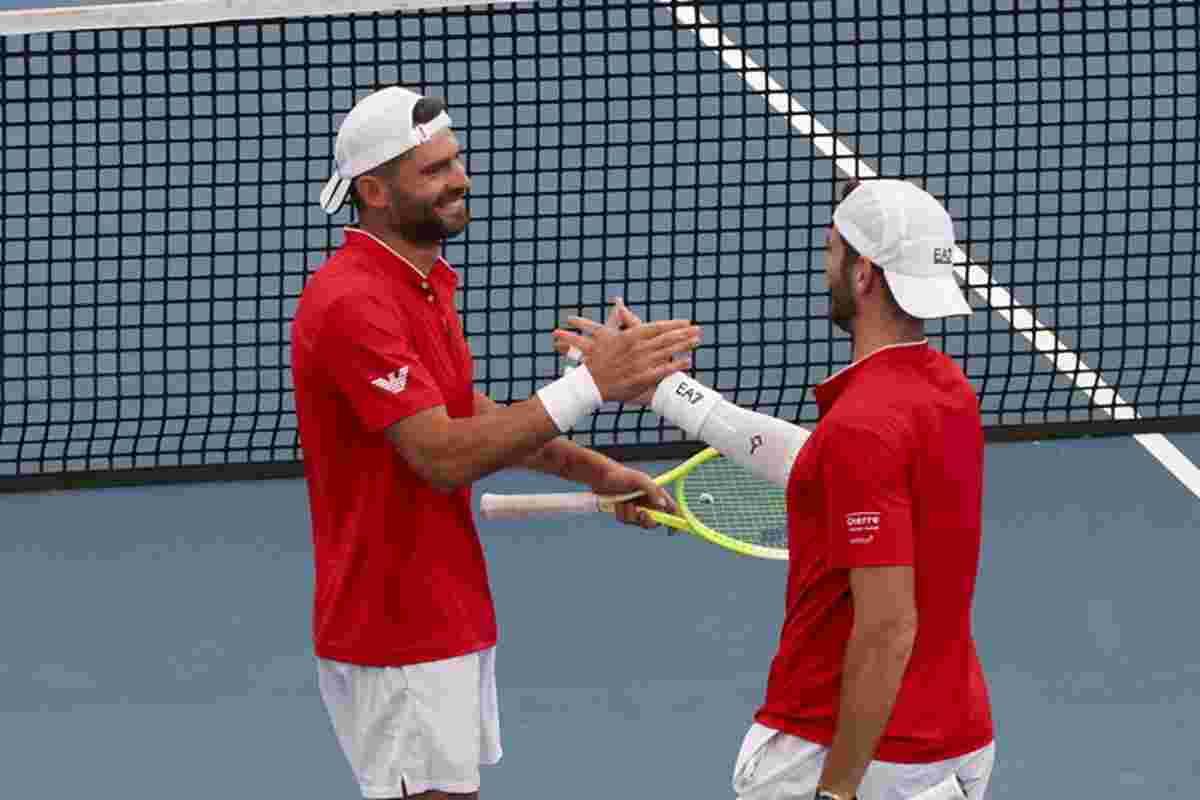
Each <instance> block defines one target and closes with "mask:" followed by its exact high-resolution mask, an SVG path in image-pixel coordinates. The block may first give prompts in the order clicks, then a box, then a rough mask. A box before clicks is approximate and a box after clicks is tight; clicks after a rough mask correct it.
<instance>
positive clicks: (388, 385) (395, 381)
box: [371, 367, 408, 394]
mask: <svg viewBox="0 0 1200 800" xmlns="http://www.w3.org/2000/svg"><path fill="white" fill-rule="evenodd" d="M371 385H372V386H374V387H375V388H377V389H382V390H383V391H385V392H387V393H388V394H400V393H401V392H403V391H404V387H405V386H407V385H408V367H401V368H400V369H398V370H396V371H395V372H390V373H388V374H387V375H385V376H383V377H382V378H375V379H374V380H372V381H371Z"/></svg>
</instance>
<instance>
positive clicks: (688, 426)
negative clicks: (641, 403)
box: [650, 372, 725, 439]
mask: <svg viewBox="0 0 1200 800" xmlns="http://www.w3.org/2000/svg"><path fill="white" fill-rule="evenodd" d="M724 400H725V398H723V397H721V394H720V392H717V391H715V390H713V389H710V388H708V387H707V386H705V385H704V384H702V383H698V382H696V381H694V380H692V379H691V378H689V377H688V376H687V375H684V374H683V373H682V372H675V373H672V374H671V375H668V376H667V377H665V378H663V379H662V381H661V382H660V383H659V384H658V388H657V389H655V390H654V399H653V400H651V401H650V407H651V408H652V409H654V411H655V413H657V414H658V415H659V416H660V417H663V418H664V419H666V420H667V421H668V422H670V423H671V424H672V425H674V426H676V427H678V428H683V430H684V432H685V433H686V434H687V435H688V436H689V437H691V438H692V439H696V438H698V437H699V436H700V428H701V427H703V425H704V420H705V419H707V418H708V415H709V414H711V413H712V410H713V409H714V408H716V407H717V404H718V403H721V402H724Z"/></svg>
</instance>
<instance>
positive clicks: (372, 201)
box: [354, 175, 390, 208]
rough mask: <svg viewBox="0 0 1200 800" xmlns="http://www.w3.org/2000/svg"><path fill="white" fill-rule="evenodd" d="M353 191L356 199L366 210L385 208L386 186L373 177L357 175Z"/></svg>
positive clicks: (386, 200) (386, 199)
mask: <svg viewBox="0 0 1200 800" xmlns="http://www.w3.org/2000/svg"><path fill="white" fill-rule="evenodd" d="M354 191H355V192H357V193H358V199H359V200H360V201H362V204H363V205H364V206H367V207H368V208H383V207H385V206H387V204H388V200H389V199H390V198H389V197H388V191H387V186H386V185H385V184H384V182H383V181H382V180H380V179H379V178H378V177H376V176H375V175H359V176H358V177H357V178H355V179H354Z"/></svg>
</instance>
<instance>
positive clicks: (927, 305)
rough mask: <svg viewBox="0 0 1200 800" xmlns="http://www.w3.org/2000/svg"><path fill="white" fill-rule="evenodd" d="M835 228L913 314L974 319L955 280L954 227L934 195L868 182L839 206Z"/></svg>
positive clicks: (910, 186)
mask: <svg viewBox="0 0 1200 800" xmlns="http://www.w3.org/2000/svg"><path fill="white" fill-rule="evenodd" d="M833 225H834V227H835V228H837V230H838V233H839V234H841V236H842V238H843V239H844V240H845V241H846V242H847V243H848V244H849V245H850V246H851V247H853V248H854V249H855V250H857V251H858V252H859V254H860V255H862V256H865V257H866V258H867V259H869V260H870V261H872V262H874V263H875V264H878V265H879V267H880V268H882V269H883V272H884V275H885V276H886V277H887V282H888V286H889V287H891V290H892V294H893V295H894V296H895V298H896V302H897V303H899V304H900V307H901V308H903V309H904V310H905V311H907V312H908V313H909V314H912V315H913V316H914V317H918V318H920V319H938V318H940V317H951V316H957V315H965V314H970V313H971V306H970V305H968V303H967V301H966V299H965V298H964V297H963V293H962V289H960V288H959V286H958V281H956V280H955V279H954V263H953V262H954V223H953V222H952V221H951V219H950V214H949V212H947V211H946V209H945V208H944V207H943V206H942V204H941V203H939V202H938V201H937V199H936V198H934V196H933V195H931V194H929V192H926V191H925V190H924V189H921V188H920V187H918V186H916V185H914V184H912V183H909V182H908V181H902V180H893V179H883V180H866V181H863V182H862V183H860V184H859V185H858V187H857V188H856V189H855V190H854V191H852V192H850V194H849V195H847V196H846V199H844V200H842V201H841V202H840V203H838V206H837V209H836V210H835V211H834V212H833Z"/></svg>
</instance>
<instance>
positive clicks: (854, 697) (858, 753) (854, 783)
mask: <svg viewBox="0 0 1200 800" xmlns="http://www.w3.org/2000/svg"><path fill="white" fill-rule="evenodd" d="M915 638H916V629H915V626H911V625H906V624H897V625H891V626H888V627H886V628H882V629H879V630H875V631H862V630H859V629H858V628H856V629H855V630H854V631H852V633H851V635H850V641H849V642H848V644H847V645H846V659H845V667H844V668H843V671H842V689H841V692H842V694H841V701H840V704H839V709H838V722H837V731H836V732H835V734H834V737H833V743H832V745H831V746H830V748H829V753H828V755H827V756H826V758H825V764H824V768H823V769H822V772H821V781H820V786H821V788H823V789H828V790H829V791H831V792H833V793H835V794H837V795H838V796H839V797H845V798H850V797H852V796H853V795H854V793H855V792H856V791H857V789H858V785H859V783H860V782H861V781H862V777H863V774H864V773H865V772H866V771H867V766H868V764H870V762H871V759H872V758H874V756H875V749H876V747H878V745H879V739H880V737H881V736H882V735H883V731H884V728H886V727H887V722H888V719H889V718H890V717H891V714H892V708H893V706H894V705H895V702H896V695H897V694H898V693H899V691H900V682H901V680H902V679H903V678H904V670H905V668H906V667H907V666H908V659H909V656H910V655H911V654H912V647H913V642H914V640H915Z"/></svg>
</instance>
